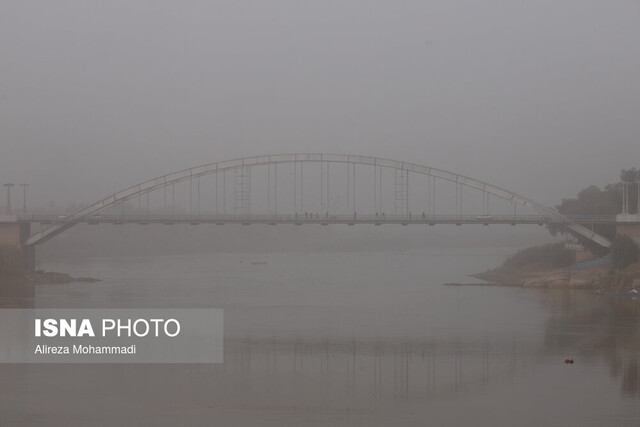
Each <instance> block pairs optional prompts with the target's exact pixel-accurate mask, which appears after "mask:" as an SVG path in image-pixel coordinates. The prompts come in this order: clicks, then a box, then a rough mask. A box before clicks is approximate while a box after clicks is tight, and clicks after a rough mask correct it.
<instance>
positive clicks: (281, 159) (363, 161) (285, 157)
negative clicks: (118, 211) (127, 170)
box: [25, 153, 611, 248]
mask: <svg viewBox="0 0 640 427" xmlns="http://www.w3.org/2000/svg"><path fill="white" fill-rule="evenodd" d="M293 162H315V163H318V162H329V163H350V164H360V165H369V166H381V167H387V168H392V169H399V170H405V171H409V172H414V173H419V174H422V175H427V176H433V177H436V178H440V179H444V180H446V181H450V182H454V183H458V184H461V185H465V186H467V187H471V188H474V189H476V190H480V191H484V192H487V193H489V194H492V195H494V196H497V197H500V198H502V199H505V200H508V201H510V202H512V203H517V204H519V205H522V206H530V207H532V208H534V209H535V210H536V211H538V212H539V213H540V214H542V215H545V216H547V217H549V218H552V219H558V220H570V219H569V218H568V217H566V216H564V215H562V214H560V213H559V212H558V211H556V210H555V209H553V208H551V207H549V206H546V205H543V204H541V203H538V202H536V201H534V200H531V199H529V198H526V197H523V196H520V195H518V194H516V193H513V192H511V191H508V190H505V189H503V188H500V187H497V186H495V185H491V184H489V183H486V182H483V181H480V180H477V179H474V178H470V177H468V176H464V175H460V174H457V173H454V172H448V171H445V170H442V169H437V168H433V167H429V166H424V165H419V164H415V163H410V162H401V161H397V160H390V159H383V158H379V157H369V156H358V155H348V154H319V153H309V154H305V153H298V154H275V155H268V156H255V157H246V158H242V159H234V160H225V161H221V162H214V163H207V164H204V165H201V166H196V167H193V168H189V169H184V170H181V171H178V172H174V173H171V174H168V175H164V176H160V177H158V178H154V179H150V180H148V181H145V182H142V183H140V184H137V185H133V186H131V187H128V188H125V189H124V190H121V191H118V192H116V193H113V194H112V195H110V196H108V197H105V198H104V199H101V200H99V201H97V202H95V203H93V204H91V205H89V206H87V207H84V208H82V209H79V210H77V211H76V212H73V213H72V214H70V215H68V216H66V217H65V219H64V222H61V223H55V224H52V225H50V226H49V227H47V228H45V229H43V230H40V231H38V232H36V233H34V234H33V235H32V236H30V237H29V238H28V239H27V240H26V241H25V244H26V245H37V244H39V243H43V242H46V241H47V240H49V239H50V238H52V237H54V236H55V235H57V234H59V233H61V232H62V231H64V230H66V229H69V228H71V227H73V226H74V225H75V224H76V223H77V221H79V220H81V219H83V218H85V217H87V216H89V215H92V214H95V213H96V212H99V211H101V210H103V209H106V208H108V207H110V206H113V205H115V204H118V203H122V202H125V201H127V200H130V199H134V198H136V197H138V196H139V195H141V194H146V193H149V192H151V191H154V190H157V189H160V188H163V187H164V186H166V185H170V184H176V183H178V182H182V181H186V180H188V179H191V178H196V177H200V176H205V175H209V174H213V173H216V172H222V171H226V170H232V169H235V168H239V167H249V166H260V165H269V164H276V163H293ZM567 227H568V228H569V229H571V230H572V231H574V232H575V233H577V234H579V235H581V236H583V237H586V238H587V239H589V240H592V241H593V242H595V243H597V244H599V245H600V246H603V247H607V248H608V247H609V246H610V245H611V242H609V240H608V239H606V238H605V237H603V236H601V235H599V234H597V233H595V232H593V231H592V230H590V229H588V228H586V227H584V226H582V225H580V224H577V223H572V224H569V225H567Z"/></svg>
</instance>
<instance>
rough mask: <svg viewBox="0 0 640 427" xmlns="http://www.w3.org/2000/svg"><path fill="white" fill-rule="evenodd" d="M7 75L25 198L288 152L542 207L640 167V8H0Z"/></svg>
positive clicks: (0, 119) (301, 4)
mask: <svg viewBox="0 0 640 427" xmlns="http://www.w3.org/2000/svg"><path fill="white" fill-rule="evenodd" d="M0 75H1V76H2V78H1V79H0V147H1V152H0V183H4V182H8V181H12V182H14V183H16V184H18V183H23V182H26V183H29V184H30V188H29V195H30V196H29V197H30V199H31V201H32V202H33V203H34V204H45V203H48V202H49V201H55V202H56V204H66V203H89V202H93V201H94V200H95V199H98V198H101V197H103V196H105V195H106V194H109V193H112V192H114V191H116V190H119V189H121V188H123V187H126V186H129V185H132V184H135V183H138V182H140V181H143V180H146V179H149V178H152V177H155V176H159V175H164V174H166V173H169V172H172V171H175V170H179V169H183V168H186V167H191V166H195V165H198V164H201V163H208V162H212V161H218V160H225V159H229V158H237V157H243V156H252V155H259V154H275V153H281V152H284V153H286V152H336V153H349V154H362V155H372V156H380V157H389V158H394V159H398V160H407V161H413V162H416V163H422V164H427V165H432V166H434V167H439V168H442V169H447V170H451V171H454V172H458V173H462V174H465V175H469V176H472V177H474V178H478V179H481V180H485V181H488V182H491V183H493V184H495V185H498V186H501V187H505V188H507V189H509V190H513V191H516V192H518V193H520V194H522V195H525V196H528V197H531V198H533V199H536V200H539V201H541V202H544V203H548V204H557V203H559V202H560V199H561V198H562V197H570V196H573V195H575V193H576V191H577V190H579V189H580V188H583V187H585V186H586V185H588V184H591V183H594V184H598V185H603V184H606V183H609V182H613V181H615V180H617V179H618V174H619V170H620V169H621V168H630V167H634V166H635V167H638V166H640V120H639V116H638V113H639V112H640V2H638V1H622V0H620V1H601V0H598V1H587V0H577V1H562V2H558V1H556V0H553V1H540V0H536V1H528V2H521V1H513V0H506V1H483V2H476V1H465V2H462V1H460V2H451V1H427V2H425V1H409V0H407V1H402V2H389V1H377V0H376V1H373V0H366V1H349V2H345V1H327V0H323V1H313V2H311V1H300V0H290V1H212V2H195V1H180V2H176V1H158V0H154V1H108V2H105V1H103V2H87V1H62V0H56V1H40V2H32V1H28V2H25V1H21V0H15V1H13V0H5V1H3V2H1V3H0ZM3 190H4V189H3ZM20 201H21V198H18V199H16V202H17V203H20ZM1 204H2V205H4V191H3V193H2V203H1Z"/></svg>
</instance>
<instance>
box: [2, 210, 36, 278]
mask: <svg viewBox="0 0 640 427" xmlns="http://www.w3.org/2000/svg"><path fill="white" fill-rule="evenodd" d="M30 235H31V224H29V223H19V222H18V219H17V217H16V216H15V215H2V216H0V254H1V256H2V258H3V259H1V260H0V261H1V262H2V265H3V267H5V268H6V269H8V270H11V271H6V272H5V274H7V273H9V274H16V275H19V274H21V273H29V272H33V271H35V268H36V248H35V246H33V245H25V244H24V242H25V241H26V240H27V239H28V238H29V236H30Z"/></svg>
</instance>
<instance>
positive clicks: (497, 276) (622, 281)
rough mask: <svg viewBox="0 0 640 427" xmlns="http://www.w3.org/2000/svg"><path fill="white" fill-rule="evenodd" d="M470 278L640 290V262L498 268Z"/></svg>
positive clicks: (506, 283) (528, 285)
mask: <svg viewBox="0 0 640 427" xmlns="http://www.w3.org/2000/svg"><path fill="white" fill-rule="evenodd" d="M471 277H474V278H476V279H480V280H483V281H485V283H481V284H478V285H485V286H516V287H522V288H553V289H559V288H560V289H562V288H564V289H592V290H594V291H595V292H598V293H600V292H628V291H630V290H631V289H634V288H635V289H639V290H640V263H635V264H632V265H630V266H628V267H627V268H624V269H622V270H614V269H613V267H612V266H611V265H597V266H592V267H586V268H583V269H580V270H569V269H564V268H558V269H547V270H534V269H518V268H510V267H498V268H494V269H492V270H488V271H486V272H483V273H477V274H472V275H471Z"/></svg>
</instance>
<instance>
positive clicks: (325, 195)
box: [18, 154, 610, 247]
mask: <svg viewBox="0 0 640 427" xmlns="http://www.w3.org/2000/svg"><path fill="white" fill-rule="evenodd" d="M305 166H306V167H305ZM176 187H179V188H178V190H179V191H178V194H177V199H176ZM180 187H182V188H180ZM463 202H464V204H463ZM518 207H521V209H522V208H524V209H525V210H529V211H533V213H527V214H522V213H521V214H518V212H517V209H518ZM18 221H19V222H28V223H40V224H41V226H40V229H39V230H38V231H36V232H33V233H32V234H30V235H29V237H28V238H27V239H26V240H25V241H24V242H23V244H25V245H27V246H34V245H38V244H40V243H43V242H46V241H47V240H49V239H51V238H53V237H54V236H56V235H58V234H60V233H61V232H63V231H65V230H67V229H69V228H71V227H73V226H74V225H76V224H79V223H89V224H99V223H105V222H110V223H114V224H123V223H137V224H142V225H143V224H149V223H164V224H173V223H180V222H188V223H191V224H199V223H207V222H208V223H216V224H225V223H234V222H235V223H242V224H251V223H268V224H279V223H292V224H297V225H300V224H323V225H326V224H335V223H340V224H342V223H344V224H361V223H362V224H364V223H370V224H376V225H381V224H387V223H396V224H403V225H406V224H414V223H415V224H431V225H432V224H437V223H452V224H458V225H459V224H463V223H468V224H490V223H496V224H545V223H554V224H562V225H564V226H565V227H567V228H568V229H569V230H571V231H572V232H573V233H576V234H578V235H580V236H583V237H585V238H587V239H589V240H591V241H593V242H595V243H597V244H598V245H600V246H603V247H609V246H610V242H609V241H608V240H607V239H606V238H604V237H603V236H600V235H598V234H597V233H595V232H593V231H592V230H591V229H589V228H587V227H585V226H583V225H581V224H580V223H579V222H583V221H579V219H576V218H569V217H566V216H564V215H562V214H560V213H558V212H557V211H556V210H555V209H553V208H551V207H548V206H545V205H543V204H541V203H538V202H536V201H534V200H531V199H529V198H526V197H524V196H521V195H518V194H516V193H514V192H511V191H509V190H505V189H503V188H501V187H497V186H495V185H492V184H489V183H486V182H483V181H480V180H477V179H474V178H470V177H468V176H464V175H460V174H457V173H454V172H449V171H445V170H442V169H437V168H433V167H429V166H424V165H420V164H416V163H410V162H402V161H396V160H390V159H383V158H377V157H368V156H357V155H343V154H279V155H268V156H256V157H247V158H242V159H235V160H226V161H221V162H214V163H207V164H204V165H201V166H196V167H193V168H189V169H184V170H181V171H179V172H174V173H171V174H168V175H164V176H160V177H157V178H154V179H151V180H148V181H145V182H142V183H139V184H136V185H133V186H131V187H128V188H126V189H124V190H121V191H117V192H115V193H113V194H110V195H108V196H107V197H105V198H103V199H100V200H98V201H96V202H95V203H92V204H90V205H87V206H85V207H83V208H81V209H79V210H77V211H75V212H73V213H71V214H68V215H58V216H54V217H51V216H46V215H43V216H38V215H21V216H19V218H18ZM603 221H604V220H603Z"/></svg>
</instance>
